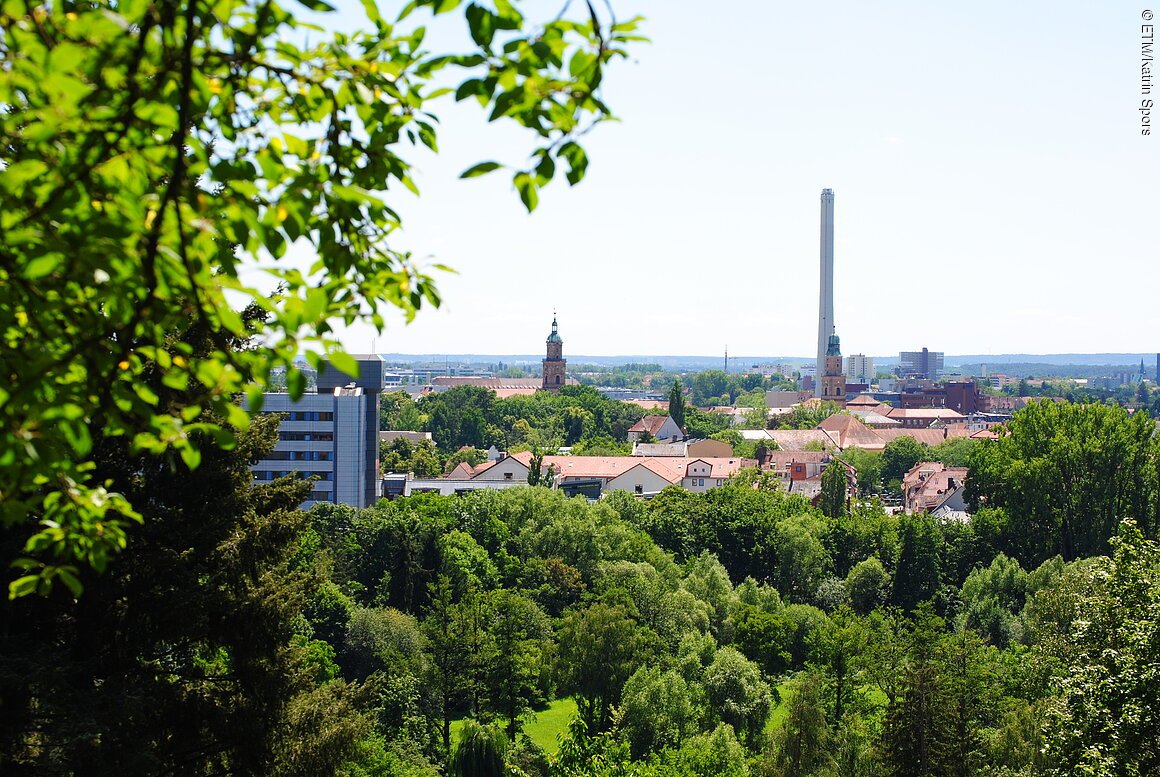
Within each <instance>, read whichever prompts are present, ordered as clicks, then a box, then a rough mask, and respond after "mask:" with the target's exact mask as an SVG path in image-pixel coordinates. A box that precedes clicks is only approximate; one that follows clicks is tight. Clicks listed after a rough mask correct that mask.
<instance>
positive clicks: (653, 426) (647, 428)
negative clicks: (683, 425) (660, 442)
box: [628, 415, 676, 437]
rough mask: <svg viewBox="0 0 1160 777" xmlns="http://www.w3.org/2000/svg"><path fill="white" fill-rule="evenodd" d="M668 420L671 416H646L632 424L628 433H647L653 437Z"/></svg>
mask: <svg viewBox="0 0 1160 777" xmlns="http://www.w3.org/2000/svg"><path fill="white" fill-rule="evenodd" d="M670 419H671V416H667V415H646V416H645V417H644V418H642V419H640V420H639V421H637V422H636V423H635V424H633V425H632V426H631V427H630V428H629V430H628V431H630V432H648V433H649V434H651V435H653V436H654V437H655V436H656V434H657V432H659V431H660V430H661V427H662V426H664V425H665V422H666V421H668V420H670ZM673 423H674V424H675V423H676V421H673Z"/></svg>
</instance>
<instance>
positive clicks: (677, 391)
mask: <svg viewBox="0 0 1160 777" xmlns="http://www.w3.org/2000/svg"><path fill="white" fill-rule="evenodd" d="M669 417H670V418H672V419H673V420H674V421H676V422H677V426H679V427H681V428H682V429H684V428H685V391H684V389H683V388H681V382H680V381H679V380H674V381H673V387H672V388H671V389H669Z"/></svg>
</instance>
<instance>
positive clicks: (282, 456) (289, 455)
mask: <svg viewBox="0 0 1160 777" xmlns="http://www.w3.org/2000/svg"><path fill="white" fill-rule="evenodd" d="M331 458H332V454H331V452H330V451H271V452H270V454H269V455H267V456H266V460H267V461H330V460H331Z"/></svg>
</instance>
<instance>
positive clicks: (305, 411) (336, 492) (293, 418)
mask: <svg viewBox="0 0 1160 777" xmlns="http://www.w3.org/2000/svg"><path fill="white" fill-rule="evenodd" d="M355 360H356V363H357V364H358V375H356V376H355V377H353V378H352V377H351V376H349V375H347V374H346V373H344V372H342V371H340V370H337V369H335V368H334V367H332V366H330V365H329V364H325V365H324V366H323V369H322V370H320V371H319V374H318V382H317V383H318V389H317V391H316V392H312V393H311V392H308V393H306V394H303V395H302V396H301V397H300V398H298V399H296V400H295V399H292V398H291V397H290V395H289V394H285V393H275V392H271V393H267V394H264V395H263V398H262V409H261V412H263V413H280V414H282V415H283V418H282V423H281V425H280V426H279V427H278V442H277V444H276V445H275V446H274V450H273V451H271V452H270V454H269V455H268V456H267V457H266V458H264V459H262V460H260V461H258V462H257V463H255V464H253V465H252V466H251V467H250V469H251V470H252V471H253V473H254V478H255V479H256V480H260V481H261V480H274V479H276V478H279V477H284V476H286V475H289V474H291V473H294V472H297V473H299V474H301V475H302V477H304V478H313V479H314V487H313V490H312V491H311V493H310V497H309V499H308V500H307V501H306V502H305V503H304V505H303V506H304V507H309V506H311V505H313V504H314V503H316V502H331V503H336V504H347V505H350V506H352V507H369V506H370V505H373V504H374V503H375V502H376V501H378V496H379V483H380V481H379V395H380V394H381V392H382V387H383V361H382V359H380V358H379V357H378V356H356V357H355Z"/></svg>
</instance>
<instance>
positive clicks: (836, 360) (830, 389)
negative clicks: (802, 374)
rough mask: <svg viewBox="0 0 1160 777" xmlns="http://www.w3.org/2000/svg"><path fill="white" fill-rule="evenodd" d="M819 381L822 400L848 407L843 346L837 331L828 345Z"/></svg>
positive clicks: (831, 336)
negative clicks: (843, 365)
mask: <svg viewBox="0 0 1160 777" xmlns="http://www.w3.org/2000/svg"><path fill="white" fill-rule="evenodd" d="M818 380H819V383H820V388H821V390H822V393H821V398H822V399H825V400H829V401H830V402H837V403H838V404H839V405H842V406H843V407H845V406H846V373H845V372H844V371H843V370H842V346H841V343H840V342H839V341H838V333H837V332H836V331H835V332H833V334H831V335H830V339H829V342H828V343H827V344H826V358H825V361H824V367H823V371H822V375H821V377H820V378H819V379H818Z"/></svg>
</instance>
